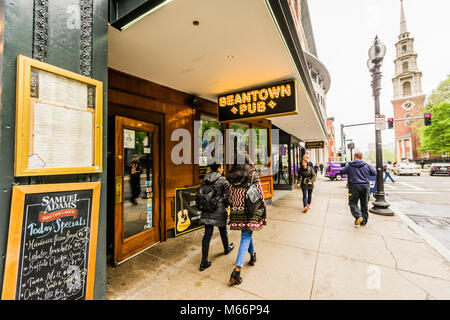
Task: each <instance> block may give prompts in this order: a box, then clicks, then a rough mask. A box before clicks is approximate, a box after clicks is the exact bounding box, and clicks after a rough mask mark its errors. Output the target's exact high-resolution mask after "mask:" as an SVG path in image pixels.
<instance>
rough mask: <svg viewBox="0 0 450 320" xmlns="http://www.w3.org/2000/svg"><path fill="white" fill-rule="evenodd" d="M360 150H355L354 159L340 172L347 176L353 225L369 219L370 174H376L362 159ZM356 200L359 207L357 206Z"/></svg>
mask: <svg viewBox="0 0 450 320" xmlns="http://www.w3.org/2000/svg"><path fill="white" fill-rule="evenodd" d="M362 158H363V155H362V153H361V152H359V151H358V152H355V155H354V159H355V160H354V161H352V162H349V163H348V164H347V165H346V166H345V168H344V169H342V170H341V173H342V174H346V175H347V176H348V204H349V206H350V211H351V213H352V215H353V217H354V218H355V225H362V226H364V225H366V224H367V221H368V219H369V210H368V209H369V196H370V180H369V177H370V176H372V177H373V176H376V175H377V172H376V171H375V169H374V168H373V167H372V166H371V165H369V164H367V163H366V162H364V161H363V160H362ZM358 200H359V202H360V205H361V209H360V208H359V207H358Z"/></svg>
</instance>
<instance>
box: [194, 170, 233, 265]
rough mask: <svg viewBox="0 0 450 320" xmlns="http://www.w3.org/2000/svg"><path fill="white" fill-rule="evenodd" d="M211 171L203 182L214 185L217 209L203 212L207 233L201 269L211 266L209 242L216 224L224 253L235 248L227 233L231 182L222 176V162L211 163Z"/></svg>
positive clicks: (203, 221) (203, 242) (202, 220)
mask: <svg viewBox="0 0 450 320" xmlns="http://www.w3.org/2000/svg"><path fill="white" fill-rule="evenodd" d="M209 168H210V169H211V172H210V173H208V174H207V175H206V176H205V178H204V180H203V183H208V184H211V185H213V186H214V197H213V199H214V200H216V201H217V205H216V209H215V210H214V211H213V212H207V211H204V212H202V215H201V218H200V223H201V224H204V225H205V235H204V236H203V240H202V261H201V263H200V271H203V270H205V269H206V268H208V267H209V266H211V262H210V261H208V252H209V242H210V241H211V236H212V234H213V231H214V226H217V227H218V228H219V232H220V237H221V238H222V244H223V248H224V253H225V254H228V253H230V251H231V250H233V248H234V244H233V243H231V244H228V235H227V218H228V213H227V207H228V206H229V205H230V204H231V201H230V195H229V189H228V187H229V184H228V181H227V179H226V178H225V177H224V176H222V172H223V166H222V165H221V164H216V163H213V164H211V165H209Z"/></svg>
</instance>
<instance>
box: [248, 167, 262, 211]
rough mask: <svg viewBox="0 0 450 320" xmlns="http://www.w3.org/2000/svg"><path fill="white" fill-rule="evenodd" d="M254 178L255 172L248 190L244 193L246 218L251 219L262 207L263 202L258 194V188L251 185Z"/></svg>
mask: <svg viewBox="0 0 450 320" xmlns="http://www.w3.org/2000/svg"><path fill="white" fill-rule="evenodd" d="M254 176H255V172H253V175H252V181H251V182H250V188H248V190H247V191H246V192H245V198H244V203H245V214H246V215H247V218H251V217H252V216H253V215H254V214H255V213H256V210H258V209H259V208H260V207H261V206H262V205H264V200H263V199H262V197H261V194H260V193H259V190H258V187H257V186H256V185H255V184H253V177H254Z"/></svg>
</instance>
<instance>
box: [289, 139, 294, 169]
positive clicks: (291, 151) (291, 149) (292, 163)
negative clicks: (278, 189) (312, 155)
mask: <svg viewBox="0 0 450 320" xmlns="http://www.w3.org/2000/svg"><path fill="white" fill-rule="evenodd" d="M289 152H290V153H291V163H290V165H291V175H292V176H294V174H295V160H294V145H293V144H291V147H290V148H289Z"/></svg>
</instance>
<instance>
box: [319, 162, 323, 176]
mask: <svg viewBox="0 0 450 320" xmlns="http://www.w3.org/2000/svg"><path fill="white" fill-rule="evenodd" d="M319 169H320V174H323V164H322V163H321V164H319Z"/></svg>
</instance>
